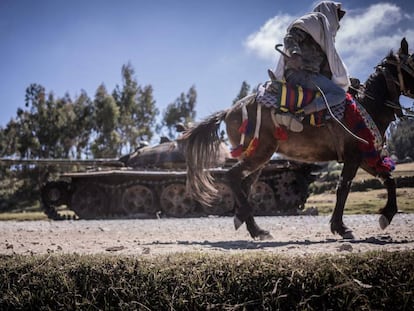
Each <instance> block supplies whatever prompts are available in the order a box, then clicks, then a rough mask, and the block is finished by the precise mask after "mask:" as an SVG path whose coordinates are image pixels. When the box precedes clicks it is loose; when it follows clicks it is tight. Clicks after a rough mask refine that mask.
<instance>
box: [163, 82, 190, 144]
mask: <svg viewBox="0 0 414 311" xmlns="http://www.w3.org/2000/svg"><path fill="white" fill-rule="evenodd" d="M196 102H197V91H196V89H195V86H192V87H191V88H190V89H189V90H188V93H187V94H184V93H181V95H180V97H178V98H177V99H176V100H175V102H174V103H171V104H169V105H168V106H167V108H166V110H165V112H164V117H163V120H162V126H161V127H160V129H161V128H167V130H168V136H169V137H170V138H175V136H176V134H177V133H176V131H175V125H176V124H177V123H183V124H184V125H186V126H187V125H189V124H191V123H192V122H194V120H195V117H196V111H195V106H196ZM160 129H159V130H160Z"/></svg>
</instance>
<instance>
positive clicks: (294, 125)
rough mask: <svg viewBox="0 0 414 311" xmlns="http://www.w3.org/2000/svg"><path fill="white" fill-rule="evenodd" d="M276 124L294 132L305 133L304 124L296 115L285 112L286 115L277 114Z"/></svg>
mask: <svg viewBox="0 0 414 311" xmlns="http://www.w3.org/2000/svg"><path fill="white" fill-rule="evenodd" d="M275 117H276V122H277V123H279V124H281V125H284V126H286V128H287V129H288V130H289V131H292V132H297V133H299V132H302V131H303V124H302V120H300V119H299V118H297V117H296V116H295V115H293V114H291V113H289V112H284V113H277V114H276V116H275Z"/></svg>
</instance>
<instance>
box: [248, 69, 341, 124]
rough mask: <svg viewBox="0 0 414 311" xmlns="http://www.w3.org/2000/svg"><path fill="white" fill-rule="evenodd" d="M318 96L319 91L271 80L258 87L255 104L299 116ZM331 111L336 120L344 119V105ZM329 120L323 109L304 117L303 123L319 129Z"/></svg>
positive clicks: (325, 110) (328, 115) (326, 111)
mask: <svg viewBox="0 0 414 311" xmlns="http://www.w3.org/2000/svg"><path fill="white" fill-rule="evenodd" d="M269 75H270V73H269ZM271 78H272V77H271ZM320 96H321V93H320V92H319V91H316V90H312V89H307V88H303V87H302V86H300V85H293V84H290V83H288V82H285V81H280V80H276V79H273V78H272V79H271V80H270V81H268V82H266V83H265V84H264V85H260V86H259V88H258V91H257V95H256V102H257V103H258V104H261V105H264V106H266V107H268V108H274V110H275V112H276V113H278V112H282V113H283V112H290V113H292V114H294V115H301V114H302V113H303V108H304V107H305V106H306V105H309V104H310V103H311V102H312V101H313V100H314V99H315V98H316V97H320ZM331 111H332V113H333V115H334V116H335V117H336V118H337V119H342V118H343V117H344V111H345V105H344V104H343V105H337V106H335V107H332V108H331ZM330 118H331V114H330V113H329V111H328V110H327V109H323V110H321V111H318V112H315V113H312V114H310V115H309V116H306V117H305V119H304V122H309V124H310V125H312V126H318V127H319V126H323V125H325V123H326V120H329V119H330Z"/></svg>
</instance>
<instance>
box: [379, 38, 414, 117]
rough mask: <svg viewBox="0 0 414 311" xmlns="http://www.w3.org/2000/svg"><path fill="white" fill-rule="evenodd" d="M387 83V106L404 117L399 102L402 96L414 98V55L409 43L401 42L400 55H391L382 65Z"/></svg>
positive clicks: (381, 68)
mask: <svg viewBox="0 0 414 311" xmlns="http://www.w3.org/2000/svg"><path fill="white" fill-rule="evenodd" d="M378 68H379V70H380V71H381V72H382V73H383V75H384V78H385V80H386V83H387V90H388V93H389V99H388V100H387V102H386V105H387V106H389V107H390V108H393V109H394V111H395V114H396V115H397V116H398V117H399V118H401V117H403V116H404V113H403V109H404V108H403V107H401V105H400V102H399V97H400V95H404V96H407V97H410V98H414V55H413V54H410V53H409V52H408V42H407V40H406V39H405V38H403V39H402V40H401V46H400V49H399V50H398V53H396V54H394V53H392V52H391V53H390V54H389V55H388V56H387V57H386V58H385V59H384V60H383V61H382V62H381V64H380V65H378Z"/></svg>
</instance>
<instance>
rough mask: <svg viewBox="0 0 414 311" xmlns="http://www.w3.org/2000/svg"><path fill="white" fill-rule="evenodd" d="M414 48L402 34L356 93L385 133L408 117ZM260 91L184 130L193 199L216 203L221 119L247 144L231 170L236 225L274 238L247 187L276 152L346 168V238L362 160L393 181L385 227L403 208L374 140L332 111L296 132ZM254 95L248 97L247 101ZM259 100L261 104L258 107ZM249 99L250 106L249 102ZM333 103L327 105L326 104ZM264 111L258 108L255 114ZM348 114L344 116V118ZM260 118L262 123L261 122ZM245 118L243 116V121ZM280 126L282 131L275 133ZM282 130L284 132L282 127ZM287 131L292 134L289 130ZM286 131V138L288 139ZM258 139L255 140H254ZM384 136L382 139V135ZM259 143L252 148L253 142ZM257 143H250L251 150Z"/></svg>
mask: <svg viewBox="0 0 414 311" xmlns="http://www.w3.org/2000/svg"><path fill="white" fill-rule="evenodd" d="M413 91H414V56H413V55H410V54H409V52H408V43H407V41H406V39H405V38H403V39H402V40H401V46H400V48H399V51H398V52H397V53H395V54H394V52H393V51H392V50H391V51H390V52H389V54H388V55H387V56H386V57H385V58H384V59H383V60H382V61H381V62H380V63H379V65H378V66H377V67H376V68H375V72H374V73H372V74H371V75H370V76H369V78H368V79H367V81H366V82H365V83H364V84H363V85H361V88H360V90H359V92H358V93H357V94H356V95H355V99H357V101H358V102H359V104H360V106H362V107H363V108H365V110H366V112H367V113H368V115H369V116H370V117H371V118H372V121H373V122H374V124H375V126H376V127H377V129H378V131H379V133H380V138H381V140H382V139H384V137H385V132H386V130H387V128H388V126H389V125H390V123H391V122H393V121H395V120H396V118H403V117H405V115H404V111H403V110H404V109H405V108H403V107H402V106H401V105H400V103H399V97H400V95H404V96H407V97H410V98H414V93H413ZM256 95H257V94H255V93H253V94H251V95H248V98H247V99H244V100H243V99H242V100H240V101H239V103H237V104H235V105H233V106H231V107H230V108H227V109H224V110H221V111H218V112H216V113H213V114H212V115H210V116H209V117H207V118H206V119H204V120H203V121H201V122H200V123H198V124H196V125H194V126H193V127H191V128H189V129H188V130H186V131H185V132H184V133H183V135H182V137H181V138H180V143H181V144H182V146H183V148H184V149H185V153H186V157H187V187H188V191H189V193H191V194H192V195H193V196H194V197H195V199H196V200H197V201H199V202H201V203H202V204H206V205H209V204H214V203H213V202H214V200H215V199H216V195H217V190H216V189H215V188H214V180H213V178H212V176H211V175H210V174H209V171H208V169H206V168H208V167H209V165H211V159H212V158H214V157H215V156H216V154H217V150H218V147H219V143H220V137H219V131H220V125H221V123H222V122H223V121H224V123H225V129H226V133H227V137H228V140H229V142H230V143H231V145H232V148H233V150H235V149H236V148H237V147H240V146H242V147H243V148H244V149H243V150H245V152H243V153H242V154H240V155H239V157H238V162H237V163H236V164H234V165H233V166H232V167H231V168H230V169H229V170H228V171H227V173H226V180H227V182H228V184H229V186H230V187H231V189H232V191H233V193H234V196H235V201H236V208H235V215H234V226H235V229H236V230H237V229H238V228H239V227H240V226H241V225H242V224H243V223H246V228H247V230H248V232H249V233H250V236H251V237H252V238H253V239H270V238H272V235H271V234H270V233H269V232H268V231H266V230H264V229H262V228H261V227H259V225H258V224H257V223H256V220H255V218H254V215H253V208H252V206H251V205H250V204H249V201H248V194H249V191H250V188H251V186H252V184H253V183H254V182H255V181H256V180H257V178H258V176H259V175H260V172H261V170H262V168H263V167H264V166H265V165H266V163H267V162H268V161H269V160H270V158H271V157H272V156H273V154H274V153H275V152H277V153H279V154H281V155H282V156H284V157H285V158H287V159H289V160H296V161H301V162H310V163H315V162H327V161H337V162H339V163H343V169H342V172H341V175H340V178H339V181H338V184H337V188H336V203H335V208H334V210H333V212H332V215H331V219H330V230H331V232H332V233H333V234H339V235H340V236H342V238H344V239H354V238H355V237H354V235H353V232H352V229H350V228H349V227H347V226H346V225H345V223H344V222H343V212H344V208H345V203H346V200H347V197H348V194H349V192H350V187H351V183H352V180H353V179H354V177H355V175H356V173H357V170H358V168H362V169H363V170H365V171H367V172H368V173H369V174H371V175H373V176H375V177H377V178H380V179H381V180H382V181H383V184H384V185H385V187H386V189H387V196H388V198H387V201H386V204H385V206H384V207H383V208H381V209H380V210H379V211H378V212H379V214H380V218H379V224H380V227H381V228H382V229H385V228H386V227H387V226H388V225H389V224H390V223H391V221H392V219H393V217H394V215H395V214H396V213H397V211H398V209H397V199H396V183H395V181H394V179H393V177H392V174H391V170H387V169H385V170H384V169H376V168H375V166H373V165H372V163H369V161H368V160H367V159H366V158H365V154H364V152H363V151H361V144H362V145H364V144H367V143H368V142H367V141H365V140H364V139H362V138H361V137H358V135H355V133H352V131H351V130H350V129H349V128H347V127H346V126H344V124H343V122H338V121H340V120H338V119H337V118H334V117H332V118H330V119H328V120H326V123H325V124H324V125H322V126H319V127H316V126H312V125H310V124H309V123H305V124H304V125H303V126H304V128H303V131H301V132H292V131H289V129H286V128H285V127H284V126H283V125H282V126H281V125H278V124H277V123H275V122H274V110H273V109H272V108H270V107H267V106H264V105H261V104H259V103H258V102H257V97H255V96H256ZM246 101H247V102H248V103H247V104H243V103H246ZM258 106H262V107H260V108H261V109H260V111H259V110H258ZM243 107H244V108H243ZM327 107H328V105H327ZM258 113H260V115H257V114H258ZM246 119H248V120H249V122H250V121H251V120H252V121H251V122H252V123H253V126H256V127H255V128H256V130H255V134H253V133H251V131H250V133H246V134H243V132H242V131H241V128H242V127H243V120H246ZM342 120H343V119H342ZM259 122H260V127H258V126H257V125H258V124H257V123H259ZM244 125H245V124H244ZM276 126H277V128H276V130H279V131H281V132H279V135H275V127H276ZM281 133H282V134H284V135H280V134H281ZM283 136H287V137H283ZM286 138H287V139H286ZM254 140H255V141H254ZM382 143H384V141H382ZM252 145H253V147H254V152H249V153H247V151H249V150H248V149H251V148H252ZM250 151H251V150H250Z"/></svg>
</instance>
